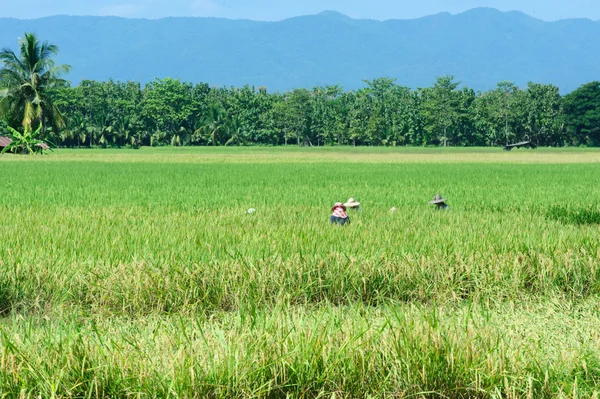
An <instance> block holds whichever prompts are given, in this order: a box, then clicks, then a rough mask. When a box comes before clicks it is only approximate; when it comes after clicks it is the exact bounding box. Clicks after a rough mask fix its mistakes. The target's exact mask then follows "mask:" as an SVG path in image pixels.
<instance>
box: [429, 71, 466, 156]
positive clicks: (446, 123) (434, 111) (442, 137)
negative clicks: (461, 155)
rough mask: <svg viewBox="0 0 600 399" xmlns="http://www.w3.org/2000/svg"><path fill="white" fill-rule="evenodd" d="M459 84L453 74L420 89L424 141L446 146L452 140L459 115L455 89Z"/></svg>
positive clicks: (458, 100)
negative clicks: (430, 86)
mask: <svg viewBox="0 0 600 399" xmlns="http://www.w3.org/2000/svg"><path fill="white" fill-rule="evenodd" d="M459 84H460V82H455V81H454V76H442V77H439V78H437V80H436V82H435V84H434V86H433V87H432V88H427V89H424V90H423V91H422V97H423V104H422V111H423V117H424V120H425V126H424V128H425V132H426V133H427V137H426V143H431V142H433V143H441V144H443V145H444V146H446V145H447V144H448V142H449V141H450V142H453V141H454V139H455V136H456V134H457V130H456V128H457V120H458V117H459V102H460V94H459V92H458V91H457V90H456V89H457V87H458V85H459Z"/></svg>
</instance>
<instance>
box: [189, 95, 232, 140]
mask: <svg viewBox="0 0 600 399" xmlns="http://www.w3.org/2000/svg"><path fill="white" fill-rule="evenodd" d="M230 128H231V121H230V120H229V115H228V114H227V111H226V110H225V108H223V106H222V105H221V104H218V103H215V104H212V105H211V106H210V107H209V109H208V113H207V114H206V115H205V116H204V118H202V120H200V121H199V124H198V125H197V126H196V131H195V132H194V138H195V141H197V138H199V137H202V138H204V139H205V140H206V141H207V142H208V143H212V145H214V146H216V145H217V144H219V142H220V139H221V136H222V135H224V134H227V133H228V132H229V130H230Z"/></svg>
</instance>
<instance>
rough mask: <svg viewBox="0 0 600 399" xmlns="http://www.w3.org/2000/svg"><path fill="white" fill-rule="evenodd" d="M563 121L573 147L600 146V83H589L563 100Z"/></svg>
mask: <svg viewBox="0 0 600 399" xmlns="http://www.w3.org/2000/svg"><path fill="white" fill-rule="evenodd" d="M563 107H564V117H563V118H564V121H565V124H566V125H567V127H568V129H569V132H570V135H571V143H572V144H574V145H579V144H585V145H593V146H598V145H600V82H598V81H596V82H590V83H588V84H585V85H583V86H581V87H579V88H578V89H577V90H575V91H574V92H572V93H570V94H568V95H566V96H565V97H564V98H563Z"/></svg>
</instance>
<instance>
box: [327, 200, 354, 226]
mask: <svg viewBox="0 0 600 399" xmlns="http://www.w3.org/2000/svg"><path fill="white" fill-rule="evenodd" d="M331 211H332V212H333V213H332V214H331V217H330V218H329V222H330V223H332V224H339V225H341V226H343V225H345V224H346V223H350V217H348V215H347V214H346V207H345V206H344V204H342V203H341V202H336V203H335V205H334V206H333V208H331Z"/></svg>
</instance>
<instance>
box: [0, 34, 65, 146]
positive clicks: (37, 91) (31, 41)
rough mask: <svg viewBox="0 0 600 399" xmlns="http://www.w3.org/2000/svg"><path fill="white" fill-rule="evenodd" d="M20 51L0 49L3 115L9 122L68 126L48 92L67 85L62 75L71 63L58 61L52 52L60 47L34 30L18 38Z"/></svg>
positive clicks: (58, 126)
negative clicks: (18, 52) (59, 63)
mask: <svg viewBox="0 0 600 399" xmlns="http://www.w3.org/2000/svg"><path fill="white" fill-rule="evenodd" d="M19 46H20V54H19V55H17V54H15V53H14V52H13V51H12V50H10V49H4V50H2V51H1V52H0V62H2V64H3V67H2V69H0V115H1V116H2V117H3V118H5V119H6V120H7V121H8V123H9V124H11V125H13V126H17V125H18V124H19V123H20V124H21V125H23V127H24V128H29V129H30V130H35V129H37V128H38V127H39V126H41V127H42V134H45V132H46V129H47V127H48V126H54V127H56V128H62V127H64V126H65V123H64V119H63V116H62V114H61V112H60V110H59V109H58V107H57V106H56V105H55V104H54V103H53V101H52V97H51V96H49V95H48V92H49V91H50V90H52V89H53V88H55V87H59V86H66V85H68V82H67V81H66V80H64V79H62V78H61V76H62V75H63V74H65V73H68V72H69V71H70V69H71V67H70V66H68V65H56V64H55V62H54V60H53V59H52V57H53V56H55V55H57V54H58V47H57V46H56V45H54V44H50V43H48V42H40V41H39V40H38V38H37V37H36V36H35V35H34V34H32V33H25V37H24V38H23V39H21V40H20V41H19Z"/></svg>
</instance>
